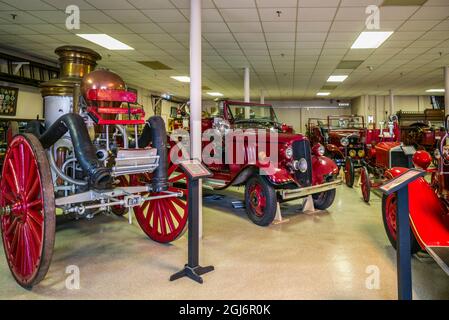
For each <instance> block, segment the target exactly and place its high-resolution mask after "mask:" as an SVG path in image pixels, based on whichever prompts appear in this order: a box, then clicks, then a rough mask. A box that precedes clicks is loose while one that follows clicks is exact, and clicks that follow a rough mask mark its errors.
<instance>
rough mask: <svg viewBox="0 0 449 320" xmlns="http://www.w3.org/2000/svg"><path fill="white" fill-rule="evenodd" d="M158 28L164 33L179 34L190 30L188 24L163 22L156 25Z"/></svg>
mask: <svg viewBox="0 0 449 320" xmlns="http://www.w3.org/2000/svg"><path fill="white" fill-rule="evenodd" d="M158 25H159V27H160V28H161V29H163V30H165V31H166V32H170V33H172V32H174V33H180V32H185V31H186V30H190V24H189V23H188V22H176V23H175V22H163V23H158Z"/></svg>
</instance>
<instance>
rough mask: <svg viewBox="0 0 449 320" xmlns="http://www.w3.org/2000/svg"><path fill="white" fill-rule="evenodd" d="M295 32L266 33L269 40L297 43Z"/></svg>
mask: <svg viewBox="0 0 449 320" xmlns="http://www.w3.org/2000/svg"><path fill="white" fill-rule="evenodd" d="M295 36H296V34H295V33H293V32H292V33H265V37H266V39H267V41H276V42H278V41H291V42H292V43H293V45H294V44H295Z"/></svg>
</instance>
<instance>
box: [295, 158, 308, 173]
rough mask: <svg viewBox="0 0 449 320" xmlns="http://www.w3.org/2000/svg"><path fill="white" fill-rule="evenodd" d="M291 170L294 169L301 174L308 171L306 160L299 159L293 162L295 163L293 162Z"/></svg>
mask: <svg viewBox="0 0 449 320" xmlns="http://www.w3.org/2000/svg"><path fill="white" fill-rule="evenodd" d="M293 168H294V169H295V170H299V171H301V172H302V173H304V172H306V171H307V169H308V164H307V160H306V159H304V158H301V159H299V160H295V161H294V162H293Z"/></svg>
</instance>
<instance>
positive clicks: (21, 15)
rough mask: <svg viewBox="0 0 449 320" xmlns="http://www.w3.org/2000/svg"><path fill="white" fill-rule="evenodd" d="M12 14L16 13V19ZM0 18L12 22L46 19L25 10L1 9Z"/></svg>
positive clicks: (37, 21)
mask: <svg viewBox="0 0 449 320" xmlns="http://www.w3.org/2000/svg"><path fill="white" fill-rule="evenodd" d="M12 15H16V16H15V19H13V18H12ZM0 18H1V19H2V20H5V21H7V22H8V23H12V24H24V23H27V24H31V23H44V22H45V21H44V20H42V19H39V18H38V17H35V16H33V15H31V14H29V13H26V12H24V11H0Z"/></svg>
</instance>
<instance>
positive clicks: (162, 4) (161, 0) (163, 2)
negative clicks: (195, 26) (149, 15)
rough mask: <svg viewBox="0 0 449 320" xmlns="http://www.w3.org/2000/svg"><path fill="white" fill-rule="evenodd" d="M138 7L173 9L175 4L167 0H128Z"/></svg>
mask: <svg viewBox="0 0 449 320" xmlns="http://www.w3.org/2000/svg"><path fill="white" fill-rule="evenodd" d="M128 2H129V3H131V4H132V5H133V6H134V7H136V8H137V9H171V8H174V6H173V5H172V4H171V3H170V1H167V0H150V1H149V0H128Z"/></svg>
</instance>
